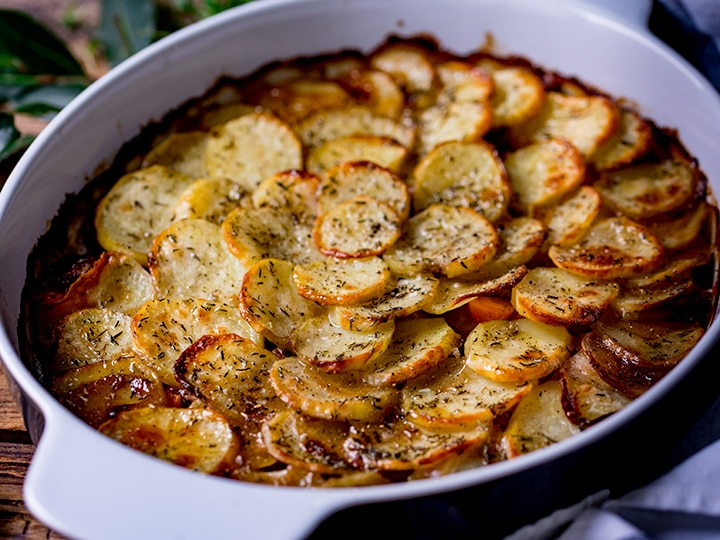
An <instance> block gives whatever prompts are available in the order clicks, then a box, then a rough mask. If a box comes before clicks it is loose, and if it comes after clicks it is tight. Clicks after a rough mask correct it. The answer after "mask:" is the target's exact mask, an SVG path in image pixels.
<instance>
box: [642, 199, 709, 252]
mask: <svg viewBox="0 0 720 540" xmlns="http://www.w3.org/2000/svg"><path fill="white" fill-rule="evenodd" d="M711 212H712V210H711V209H710V206H709V205H708V203H706V202H705V201H701V202H699V203H697V204H695V205H693V206H692V207H691V208H690V209H689V210H685V211H683V212H681V213H680V214H679V215H676V214H674V213H673V214H670V215H669V216H668V215H665V216H658V219H654V220H649V221H648V222H646V225H647V227H648V228H649V229H650V232H652V233H653V234H654V235H655V236H656V237H657V238H658V239H659V240H660V242H662V245H663V247H664V248H665V249H683V248H686V247H688V246H689V245H690V244H692V242H693V241H694V240H695V239H696V238H697V237H698V236H699V235H700V233H701V232H702V229H703V226H704V225H705V220H706V219H707V218H708V217H709V216H710V215H711Z"/></svg>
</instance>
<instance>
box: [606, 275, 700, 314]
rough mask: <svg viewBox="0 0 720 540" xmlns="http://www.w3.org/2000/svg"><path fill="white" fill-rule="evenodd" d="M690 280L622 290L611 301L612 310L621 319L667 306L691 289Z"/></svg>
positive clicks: (691, 283)
mask: <svg viewBox="0 0 720 540" xmlns="http://www.w3.org/2000/svg"><path fill="white" fill-rule="evenodd" d="M693 286H694V285H693V282H692V280H691V279H690V278H685V279H684V280H681V279H678V280H676V281H672V282H669V283H667V284H665V285H664V286H657V287H650V288H647V289H632V288H629V289H626V290H623V291H622V292H621V293H620V294H619V295H618V296H617V297H616V298H615V299H613V301H612V308H613V309H614V310H615V311H617V312H618V313H619V314H620V315H621V316H622V317H626V318H634V317H637V316H638V315H639V314H640V313H642V312H643V311H645V310H648V309H654V308H658V307H662V306H664V305H667V304H669V303H671V302H673V301H674V300H676V299H677V298H679V297H680V296H682V295H683V294H686V293H688V292H689V291H690V290H691V289H692V288H693Z"/></svg>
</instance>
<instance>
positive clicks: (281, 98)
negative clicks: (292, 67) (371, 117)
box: [257, 78, 353, 124]
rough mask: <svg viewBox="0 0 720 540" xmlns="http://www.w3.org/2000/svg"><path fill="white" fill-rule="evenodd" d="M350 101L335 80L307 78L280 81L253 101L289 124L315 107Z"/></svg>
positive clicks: (351, 101)
mask: <svg viewBox="0 0 720 540" xmlns="http://www.w3.org/2000/svg"><path fill="white" fill-rule="evenodd" d="M352 103H353V100H352V98H351V97H350V95H349V94H348V93H347V92H346V91H345V90H343V88H342V87H341V86H340V85H339V84H337V83H336V82H332V81H323V80H319V79H310V78H297V79H292V80H290V81H286V82H282V83H280V84H278V86H275V87H274V88H270V89H268V91H266V92H262V94H261V95H260V99H259V100H258V102H257V104H258V105H260V106H261V107H263V108H266V109H269V110H271V111H273V112H274V113H275V114H277V115H278V117H280V118H281V119H282V120H284V121H285V122H288V123H290V124H294V123H296V122H298V121H300V120H302V119H303V118H305V117H307V116H308V115H310V114H312V113H313V112H315V111H317V110H319V109H325V108H328V107H346V106H348V105H350V104H352Z"/></svg>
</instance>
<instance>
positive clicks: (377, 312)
mask: <svg viewBox="0 0 720 540" xmlns="http://www.w3.org/2000/svg"><path fill="white" fill-rule="evenodd" d="M437 285H438V280H437V279H436V278H435V277H433V276H432V275H430V274H418V275H416V276H412V277H397V276H393V277H391V279H390V282H389V284H388V285H387V286H386V288H385V291H384V292H383V293H382V294H381V295H380V296H378V297H376V298H373V299H372V300H370V301H368V302H365V303H362V304H354V305H348V306H335V307H334V308H333V309H332V310H331V311H330V318H331V320H332V322H333V323H334V324H337V325H338V326H340V327H342V328H346V329H348V330H359V331H364V330H369V329H371V328H372V327H373V326H375V325H376V324H379V323H381V322H385V321H390V320H395V319H399V318H401V317H406V316H408V315H411V314H413V313H415V312H417V311H419V310H421V309H424V308H425V306H427V304H428V303H429V302H431V301H432V299H433V296H434V295H435V290H436V289H437Z"/></svg>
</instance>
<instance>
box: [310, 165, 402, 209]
mask: <svg viewBox="0 0 720 540" xmlns="http://www.w3.org/2000/svg"><path fill="white" fill-rule="evenodd" d="M363 195H364V196H367V197H372V198H373V199H375V200H377V201H380V202H383V203H385V204H387V205H389V206H390V207H391V208H392V209H393V210H395V212H396V213H397V214H398V216H399V217H400V218H401V219H403V220H404V219H406V218H407V217H408V215H409V214H410V195H409V193H408V187H407V185H406V184H405V182H404V181H403V180H402V179H401V178H400V177H399V176H397V175H396V174H395V173H393V172H391V171H390V170H388V169H385V168H383V167H380V166H379V165H375V164H373V163H370V162H367V161H350V162H344V163H342V164H341V165H338V166H337V167H334V168H332V169H330V170H329V171H327V173H326V174H325V176H324V177H323V179H322V182H320V186H319V188H318V197H317V198H318V206H319V208H320V212H321V213H322V212H327V211H329V210H331V209H332V208H333V207H335V206H337V205H339V204H341V203H343V202H347V201H349V200H352V199H354V198H355V197H359V196H363Z"/></svg>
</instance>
